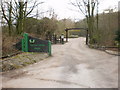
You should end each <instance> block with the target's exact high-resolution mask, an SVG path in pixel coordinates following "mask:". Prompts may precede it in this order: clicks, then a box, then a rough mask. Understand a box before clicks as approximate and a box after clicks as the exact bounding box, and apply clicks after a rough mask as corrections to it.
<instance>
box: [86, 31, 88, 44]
mask: <svg viewBox="0 0 120 90" xmlns="http://www.w3.org/2000/svg"><path fill="white" fill-rule="evenodd" d="M86 45H88V29H87V33H86Z"/></svg>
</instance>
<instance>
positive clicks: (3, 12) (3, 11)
mask: <svg viewBox="0 0 120 90" xmlns="http://www.w3.org/2000/svg"><path fill="white" fill-rule="evenodd" d="M1 9H2V14H3V17H4V18H5V20H6V21H7V22H9V20H8V18H7V16H6V15H5V10H4V7H3V3H2V1H1Z"/></svg>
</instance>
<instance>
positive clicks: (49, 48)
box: [48, 41, 52, 56]
mask: <svg viewBox="0 0 120 90" xmlns="http://www.w3.org/2000/svg"><path fill="white" fill-rule="evenodd" d="M48 54H49V56H51V55H52V54H51V41H48Z"/></svg>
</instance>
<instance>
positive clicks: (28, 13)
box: [25, 1, 44, 17]
mask: <svg viewBox="0 0 120 90" xmlns="http://www.w3.org/2000/svg"><path fill="white" fill-rule="evenodd" d="M36 3H37V2H36V1H35V2H34V5H33V6H32V8H31V10H30V11H29V12H28V13H27V14H26V15H25V17H27V16H28V15H29V14H30V13H31V12H32V11H33V9H34V8H35V7H36V6H38V5H39V4H42V3H44V2H40V3H38V4H36Z"/></svg>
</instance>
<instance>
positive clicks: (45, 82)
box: [2, 38, 118, 88]
mask: <svg viewBox="0 0 120 90" xmlns="http://www.w3.org/2000/svg"><path fill="white" fill-rule="evenodd" d="M52 55H53V56H52V57H49V58H47V59H45V60H43V61H40V62H39V63H35V64H33V65H30V66H27V67H25V68H22V69H19V70H15V71H11V72H8V73H5V74H3V77H2V79H3V84H2V86H3V87H4V88H117V87H118V57H117V56H114V55H109V54H107V53H105V52H103V51H99V50H95V49H90V48H88V46H86V45H85V38H76V39H70V41H69V42H68V43H66V44H64V45H53V46H52Z"/></svg>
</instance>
